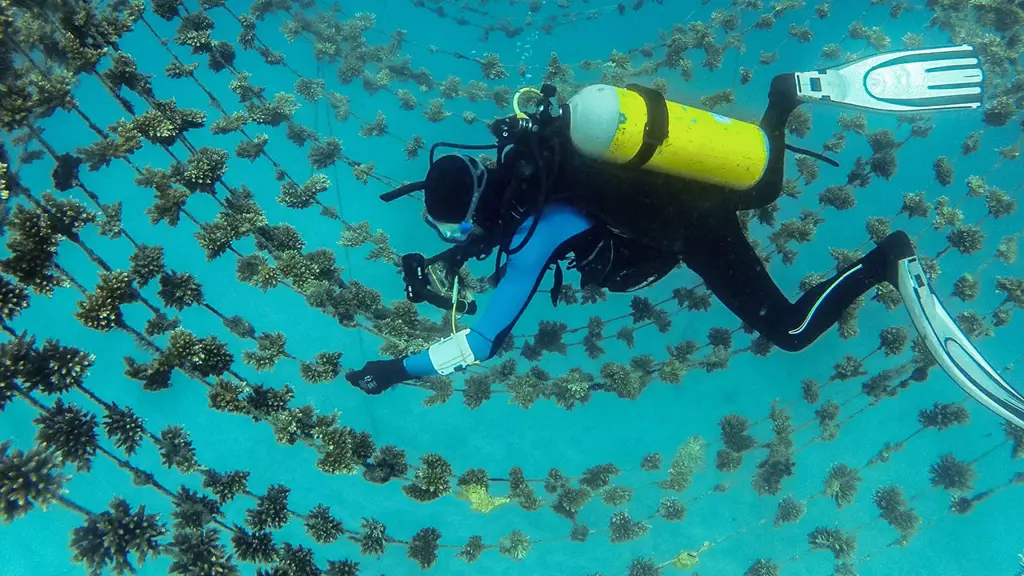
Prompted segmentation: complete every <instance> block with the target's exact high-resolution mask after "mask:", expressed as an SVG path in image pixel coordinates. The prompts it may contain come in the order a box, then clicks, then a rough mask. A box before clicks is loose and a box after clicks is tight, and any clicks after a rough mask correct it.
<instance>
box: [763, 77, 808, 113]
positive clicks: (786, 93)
mask: <svg viewBox="0 0 1024 576" xmlns="http://www.w3.org/2000/svg"><path fill="white" fill-rule="evenodd" d="M768 103H769V106H778V107H779V108H780V109H782V110H785V111H786V113H787V114H789V113H790V112H792V111H793V110H796V108H797V106H800V104H801V101H800V96H799V94H798V92H797V86H796V74H792V73H790V74H779V75H778V76H776V77H775V78H772V84H771V87H770V88H768Z"/></svg>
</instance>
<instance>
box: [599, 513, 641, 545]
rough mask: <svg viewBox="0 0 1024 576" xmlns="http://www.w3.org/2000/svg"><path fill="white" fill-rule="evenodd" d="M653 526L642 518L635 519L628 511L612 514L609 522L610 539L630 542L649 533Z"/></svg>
mask: <svg viewBox="0 0 1024 576" xmlns="http://www.w3.org/2000/svg"><path fill="white" fill-rule="evenodd" d="M650 528H651V526H650V525H649V524H647V523H646V522H643V521H641V520H634V519H633V518H632V517H630V515H629V513H628V512H625V511H622V510H620V511H618V512H616V513H615V514H612V517H611V520H609V522H608V539H609V540H610V541H611V542H612V543H613V544H617V543H621V542H629V541H631V540H636V539H637V538H640V537H642V536H644V535H645V534H647V531H648V530H650Z"/></svg>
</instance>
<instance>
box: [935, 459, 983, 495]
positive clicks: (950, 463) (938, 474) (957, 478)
mask: <svg viewBox="0 0 1024 576" xmlns="http://www.w3.org/2000/svg"><path fill="white" fill-rule="evenodd" d="M929 471H930V474H931V476H930V478H931V483H932V486H941V487H942V488H944V489H946V490H952V491H965V490H970V489H971V487H972V485H973V484H974V480H975V479H976V478H977V477H978V473H977V472H975V471H974V466H973V465H972V464H970V463H969V462H964V461H961V460H957V459H956V458H955V457H954V456H953V455H952V454H943V455H942V456H940V457H939V459H938V460H937V461H936V462H935V463H933V464H932V465H931V468H930V469H929Z"/></svg>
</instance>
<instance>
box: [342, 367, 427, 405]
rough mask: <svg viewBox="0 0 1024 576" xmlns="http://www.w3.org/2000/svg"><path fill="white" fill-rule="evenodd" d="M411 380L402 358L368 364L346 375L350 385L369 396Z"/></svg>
mask: <svg viewBox="0 0 1024 576" xmlns="http://www.w3.org/2000/svg"><path fill="white" fill-rule="evenodd" d="M409 378H411V376H410V375H409V373H408V372H407V371H406V370H405V364H404V363H403V362H402V359H401V358H396V359H394V360H374V361H372V362H367V363H366V365H365V366H363V367H362V368H360V369H359V370H353V371H351V372H349V373H348V374H345V379H346V380H348V383H349V384H351V385H353V386H355V387H356V388H359V389H360V390H362V391H363V392H366V393H367V394H373V395H375V396H376V395H377V394H380V393H381V392H383V391H385V390H387V389H388V388H391V387H392V386H394V385H395V384H398V383H399V382H402V381H405V380H408V379H409Z"/></svg>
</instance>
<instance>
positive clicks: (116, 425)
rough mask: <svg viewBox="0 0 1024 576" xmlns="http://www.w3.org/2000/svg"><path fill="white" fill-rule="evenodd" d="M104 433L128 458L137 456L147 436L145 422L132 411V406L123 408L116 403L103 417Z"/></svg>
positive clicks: (110, 406)
mask: <svg viewBox="0 0 1024 576" xmlns="http://www.w3.org/2000/svg"><path fill="white" fill-rule="evenodd" d="M103 431H104V432H105V433H106V435H107V438H110V439H111V440H112V441H113V442H114V446H116V447H117V448H119V449H121V450H124V453H125V454H126V455H128V456H131V455H133V454H135V451H136V450H138V448H139V446H140V445H141V444H142V438H143V437H144V436H145V435H146V428H145V421H143V419H142V418H141V417H139V415H138V414H136V413H135V411H134V410H132V407H131V406H125V407H124V408H121V407H120V406H118V405H117V403H116V402H111V403H110V405H109V406H107V411H106V414H104V415H103Z"/></svg>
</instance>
